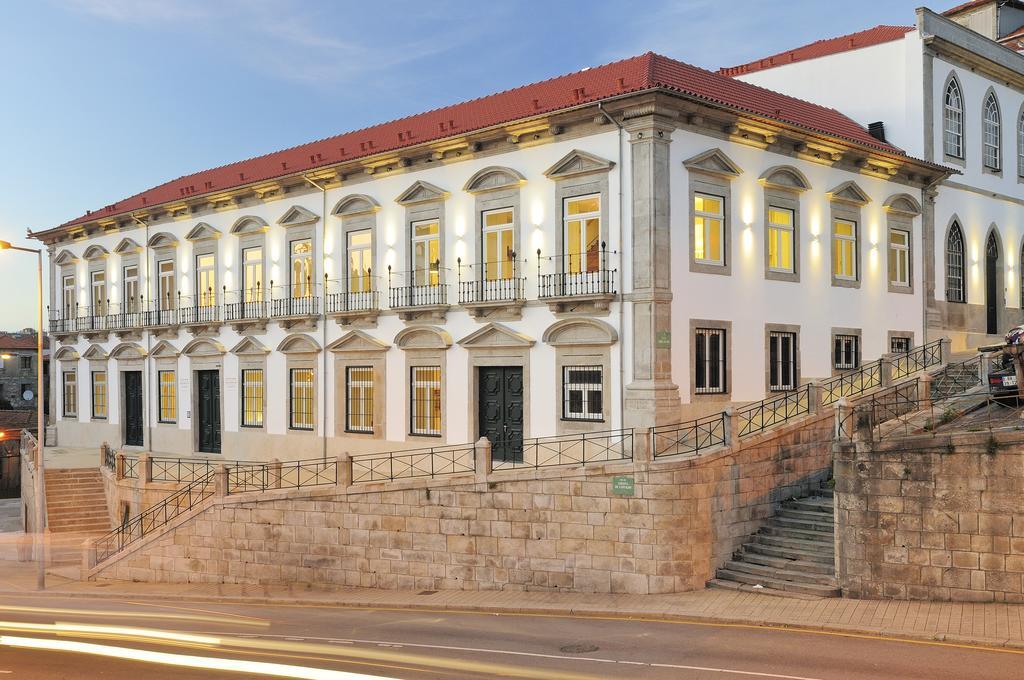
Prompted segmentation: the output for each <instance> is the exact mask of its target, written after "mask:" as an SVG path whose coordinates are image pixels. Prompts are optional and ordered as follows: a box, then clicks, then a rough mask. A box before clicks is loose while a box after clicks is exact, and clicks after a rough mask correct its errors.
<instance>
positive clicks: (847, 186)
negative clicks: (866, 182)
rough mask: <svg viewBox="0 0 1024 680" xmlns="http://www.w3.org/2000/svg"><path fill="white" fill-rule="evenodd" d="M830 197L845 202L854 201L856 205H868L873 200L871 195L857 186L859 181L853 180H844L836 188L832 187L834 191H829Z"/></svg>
mask: <svg viewBox="0 0 1024 680" xmlns="http://www.w3.org/2000/svg"><path fill="white" fill-rule="evenodd" d="M828 198H829V200H830V201H841V202H843V203H853V204H854V205H867V204H868V203H870V202H871V197H870V196H868V195H867V194H866V193H865V192H864V190H863V189H861V188H860V187H859V186H857V183H856V182H854V181H853V180H850V181H849V182H843V183H842V184H840V185H839V186H837V187H836V188H835V189H832V191H830V192H828Z"/></svg>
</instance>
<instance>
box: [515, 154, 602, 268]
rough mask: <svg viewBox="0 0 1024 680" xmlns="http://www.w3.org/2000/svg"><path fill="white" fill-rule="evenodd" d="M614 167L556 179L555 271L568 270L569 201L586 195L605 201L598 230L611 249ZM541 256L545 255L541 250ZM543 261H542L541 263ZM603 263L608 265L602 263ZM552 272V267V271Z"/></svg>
mask: <svg viewBox="0 0 1024 680" xmlns="http://www.w3.org/2000/svg"><path fill="white" fill-rule="evenodd" d="M610 170H611V168H606V169H603V170H600V171H596V172H599V173H600V174H599V175H597V174H595V173H586V174H582V175H573V176H570V177H562V178H558V179H554V182H555V219H556V220H557V221H556V225H557V226H556V227H555V229H556V233H555V250H556V251H557V252H556V253H554V254H553V255H552V256H551V257H552V258H553V259H554V260H555V262H554V264H555V265H556V266H555V273H559V274H561V273H563V272H565V271H566V270H567V257H566V255H567V254H568V253H567V252H566V248H567V247H568V245H567V243H566V238H565V236H566V234H565V223H566V216H567V215H566V209H565V206H566V204H567V203H568V202H569V201H570V200H572V199H576V198H583V197H585V196H597V197H598V199H599V200H600V203H601V211H600V212H601V214H600V218H599V219H600V220H601V223H600V224H599V225H598V231H599V232H600V234H601V243H603V244H605V247H606V248H607V243H608V239H609V238H610V236H609V235H610V233H611V231H610V225H609V224H608V219H609V217H608V215H609V213H608V200H609V191H608V185H609V182H608V174H609V171H610ZM514 219H515V220H516V224H519V218H518V217H515V218H514ZM541 257H542V258H543V257H544V254H543V253H541ZM539 265H540V263H538V266H539ZM602 266H604V264H603V263H602ZM548 273H550V269H549V272H548Z"/></svg>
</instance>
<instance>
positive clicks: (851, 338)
mask: <svg viewBox="0 0 1024 680" xmlns="http://www.w3.org/2000/svg"><path fill="white" fill-rule="evenodd" d="M859 363H860V338H858V337H857V336H856V335H841V334H839V333H837V334H836V335H834V336H833V337H832V365H833V366H834V367H835V368H836V369H837V370H840V371H843V370H847V369H850V368H857V365H858V364H859Z"/></svg>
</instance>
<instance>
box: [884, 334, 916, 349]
mask: <svg viewBox="0 0 1024 680" xmlns="http://www.w3.org/2000/svg"><path fill="white" fill-rule="evenodd" d="M893 338H906V339H907V340H909V342H910V349H914V347H916V345H915V344H914V331H893V330H890V331H888V332H887V333H886V343H885V346H886V347H887V348H888V353H889V354H892V353H893V352H892V341H893Z"/></svg>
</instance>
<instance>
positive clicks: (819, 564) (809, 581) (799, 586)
mask: <svg viewBox="0 0 1024 680" xmlns="http://www.w3.org/2000/svg"><path fill="white" fill-rule="evenodd" d="M834 536H835V524H834V519H833V496H832V489H829V488H827V487H824V486H823V487H822V488H820V489H818V490H817V491H816V492H815V493H814V495H811V496H806V497H804V498H796V499H793V500H789V501H786V502H784V503H783V504H782V507H781V508H780V509H779V511H778V513H777V514H776V515H775V517H773V518H772V519H771V520H769V522H768V523H767V524H766V525H765V526H764V527H762V528H761V530H760V531H759V532H758V533H756V534H755V535H753V536H752V537H751V538H750V541H749V542H748V543H746V544H744V546H743V548H742V549H740V550H739V551H737V552H736V554H735V555H733V559H732V560H730V561H729V562H727V563H726V564H725V566H724V567H722V568H720V569H718V571H717V572H716V574H715V576H716V577H715V578H713V579H711V580H710V581H708V586H709V587H716V588H729V589H732V590H746V591H750V592H757V593H763V594H766V595H781V596H784V597H799V598H808V599H809V598H819V597H839V595H840V591H839V586H838V583H837V582H836V577H835V542H834V541H835V538H834Z"/></svg>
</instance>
